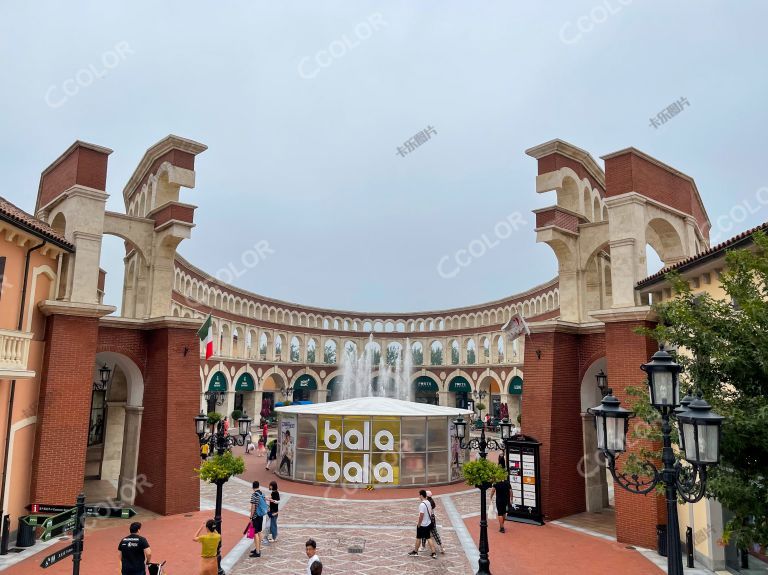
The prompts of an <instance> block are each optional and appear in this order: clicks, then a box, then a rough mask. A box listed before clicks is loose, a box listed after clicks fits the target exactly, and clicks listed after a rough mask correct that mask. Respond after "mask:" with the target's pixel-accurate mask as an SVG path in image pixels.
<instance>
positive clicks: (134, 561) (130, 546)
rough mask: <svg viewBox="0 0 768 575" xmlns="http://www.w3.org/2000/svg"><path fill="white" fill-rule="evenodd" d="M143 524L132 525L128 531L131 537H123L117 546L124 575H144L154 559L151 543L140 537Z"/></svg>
mask: <svg viewBox="0 0 768 575" xmlns="http://www.w3.org/2000/svg"><path fill="white" fill-rule="evenodd" d="M140 530H141V523H139V522H138V521H135V522H133V523H131V525H130V527H129V528H128V531H129V532H130V535H128V536H126V537H123V538H122V539H121V540H120V543H119V544H118V545H117V550H118V551H119V553H120V567H121V573H122V575H144V574H145V573H146V571H147V568H146V565H147V563H149V560H150V558H151V557H152V549H150V547H149V541H147V540H146V539H144V537H142V536H141V535H139V531H140Z"/></svg>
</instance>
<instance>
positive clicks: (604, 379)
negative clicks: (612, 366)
mask: <svg viewBox="0 0 768 575" xmlns="http://www.w3.org/2000/svg"><path fill="white" fill-rule="evenodd" d="M595 379H596V380H597V389H599V390H600V397H605V393H606V391H607V390H608V376H607V375H605V372H604V371H603V370H602V369H601V370H600V373H598V374H597V375H596V376H595Z"/></svg>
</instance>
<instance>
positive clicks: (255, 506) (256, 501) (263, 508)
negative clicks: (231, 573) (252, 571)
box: [251, 481, 269, 557]
mask: <svg viewBox="0 0 768 575" xmlns="http://www.w3.org/2000/svg"><path fill="white" fill-rule="evenodd" d="M252 487H253V494H252V495H251V522H252V523H253V531H254V536H253V545H254V550H253V551H251V557H261V532H262V530H263V529H264V516H265V515H266V514H267V511H268V510H269V507H268V506H267V498H266V497H265V496H264V494H263V493H262V492H261V490H260V489H259V482H258V481H254V482H253V483H252Z"/></svg>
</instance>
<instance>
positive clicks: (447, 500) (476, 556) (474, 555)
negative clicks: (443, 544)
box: [443, 490, 480, 571]
mask: <svg viewBox="0 0 768 575" xmlns="http://www.w3.org/2000/svg"><path fill="white" fill-rule="evenodd" d="M473 491H474V490H473ZM443 506H444V507H445V511H446V513H448V518H449V519H450V520H451V525H453V528H454V530H455V531H456V536H457V537H458V538H459V542H460V543H461V547H462V549H464V554H465V555H466V556H467V559H468V560H469V564H470V565H471V566H472V570H473V571H477V569H478V563H479V561H480V551H478V549H477V547H476V546H475V541H474V540H473V539H472V536H471V535H470V534H469V531H468V530H467V526H466V525H464V520H463V519H462V518H461V515H459V512H458V511H457V510H456V506H455V505H454V504H453V499H452V498H451V496H450V495H446V496H443Z"/></svg>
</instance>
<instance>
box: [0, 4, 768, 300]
mask: <svg viewBox="0 0 768 575" xmlns="http://www.w3.org/2000/svg"><path fill="white" fill-rule="evenodd" d="M766 17H768V3H765V2H760V1H757V0H755V1H740V2H714V1H708V0H698V1H692V0H686V1H678V2H668V1H666V2H663V1H656V0H644V1H643V2H640V1H639V0H635V1H631V0H568V1H548V2H520V1H516V2H512V1H510V0H503V1H501V0H500V1H485V2H469V1H468V0H465V1H450V0H440V1H436V0H435V1H427V0H422V1H415V0H402V1H401V0H388V1H386V2H384V1H378V2H374V1H364V0H356V1H354V2H352V1H348V2H332V1H322V0H311V1H310V0H304V1H301V2H265V1H256V0H224V1H218V2H212V1H197V0H183V1H175V0H173V1H163V2H157V1H155V2H148V1H144V0H132V1H131V2H127V1H126V2H122V1H110V2H104V1H93V2H85V1H76V0H72V1H70V2H66V3H61V2H54V1H42V0H38V1H35V2H23V1H21V0H13V1H8V0H6V1H5V2H3V3H2V4H0V67H1V68H0V69H2V77H3V80H4V83H5V86H6V89H5V90H2V91H1V92H0V109H2V113H0V174H2V184H0V195H2V196H4V197H5V198H7V199H8V200H10V201H12V202H14V203H15V204H17V205H19V206H20V207H22V208H23V209H26V210H27V211H32V210H33V209H34V203H35V197H36V193H37V186H38V183H39V177H40V172H41V171H42V170H43V169H44V168H45V167H46V166H47V165H48V164H50V162H52V161H53V160H54V159H55V158H56V157H58V156H59V154H61V152H63V151H64V150H65V149H66V148H67V147H68V146H69V145H70V144H71V143H72V142H73V141H75V140H78V139H79V140H84V141H87V142H91V143H94V144H98V145H102V146H106V147H109V148H111V149H112V150H114V153H113V154H112V155H111V156H110V158H109V172H108V179H107V192H108V193H110V194H111V197H110V199H109V200H108V203H107V208H108V209H110V210H113V211H121V212H123V211H124V210H125V206H124V204H123V200H122V189H123V186H124V185H125V183H126V181H127V180H128V178H129V177H130V175H131V173H132V172H133V170H134V168H135V167H136V165H137V163H138V162H139V160H140V159H141V157H142V155H143V153H144V151H145V150H146V149H147V148H148V147H150V146H151V145H153V144H154V143H155V142H157V141H159V140H160V139H162V138H164V137H165V136H167V135H168V134H176V135H178V136H182V137H185V138H189V139H192V140H195V141H198V142H201V143H203V144H205V145H207V146H208V149H207V150H206V151H205V152H203V153H202V154H200V155H199V156H198V157H197V161H196V164H195V169H196V172H197V181H196V187H195V188H194V189H191V190H188V189H183V190H182V194H181V201H184V202H188V203H191V204H194V205H196V206H198V208H197V210H196V213H195V223H196V227H195V228H194V229H193V230H192V237H191V238H190V239H188V240H185V241H184V242H182V244H181V245H180V247H179V253H180V254H181V255H182V256H183V257H185V258H186V259H188V260H189V261H190V262H191V263H192V264H194V265H195V266H197V267H200V268H202V269H203V270H206V271H208V272H209V273H211V274H213V275H217V276H218V277H219V278H220V279H222V280H225V281H228V282H230V283H233V284H235V285H237V286H238V287H241V288H244V289H247V290H250V291H253V292H256V293H258V294H262V295H265V296H269V297H273V298H278V299H283V300H287V301H291V302H298V303H302V304H306V305H312V306H319V307H330V308H338V309H347V310H358V311H371V312H374V311H401V312H405V311H418V310H430V309H444V308H449V307H457V306H465V305H472V304H477V303H481V302H485V301H490V300H495V299H499V298H503V297H506V296H509V295H512V294H515V293H518V292H521V291H524V290H527V289H529V288H531V287H533V286H535V285H537V284H540V283H543V282H546V281H549V280H550V279H552V278H553V277H554V276H555V275H556V274H557V262H556V259H555V256H554V254H553V253H552V251H551V250H550V248H549V247H547V246H546V245H544V244H537V243H536V234H535V232H534V227H535V226H534V216H533V214H532V213H531V211H532V210H534V209H537V208H541V207H545V206H548V205H551V204H553V203H554V198H553V195H552V193H550V194H541V195H539V194H536V192H535V176H536V161H535V160H534V159H532V158H530V157H528V156H526V155H525V150H526V149H527V148H530V147H532V146H535V145H537V144H540V143H543V142H546V141H548V140H550V139H553V138H560V139H563V140H566V141H569V142H571V143H572V144H574V145H576V146H579V147H581V148H583V149H585V150H587V151H588V152H590V153H591V154H592V156H593V157H594V158H595V159H596V160H597V161H598V162H599V163H600V164H601V165H602V161H601V160H599V156H602V155H605V154H608V153H611V152H614V151H617V150H620V149H623V148H626V147H629V146H634V147H636V148H638V149H640V150H642V151H644V152H646V153H648V154H650V155H651V156H654V157H656V158H658V159H660V160H662V161H663V162H665V163H667V164H670V165H672V166H674V167H675V168H677V169H679V170H680V171H682V172H685V173H687V174H689V175H690V176H692V177H693V178H694V179H695V180H696V183H697V186H698V188H699V191H700V193H701V196H702V198H703V200H704V203H705V205H706V207H707V209H708V212H709V215H710V218H711V220H712V222H713V236H714V237H715V238H716V239H719V240H720V241H722V240H724V239H727V238H728V237H730V236H732V235H734V234H736V233H738V232H740V231H743V230H745V229H748V228H750V227H752V226H755V225H757V224H759V223H761V222H763V221H765V220H768V175H766V171H765V168H764V164H765V161H766V140H765V132H766V126H768V121H767V120H768V111H767V110H768V105H767V104H766V103H767V102H768V93H767V92H768V79H767V78H766V76H767V75H768V66H766V65H765V57H766V54H768V49H767V48H768V37H766V35H765V30H764V27H765V25H764V22H765V21H766ZM677 102H683V104H682V107H681V111H680V112H679V113H677V114H676V115H674V116H670V117H669V118H668V119H666V118H665V121H664V122H663V123H662V122H661V121H660V120H659V118H658V115H659V114H660V113H662V111H663V110H666V109H667V108H668V107H669V106H672V105H674V104H675V103H677ZM652 119H654V120H655V122H652V121H651V120H652ZM417 134H420V135H419V136H418V142H416V140H415V139H414V138H415V137H416V136H417ZM415 143H418V144H419V145H418V146H416V145H415ZM505 222H506V223H505ZM257 246H259V247H258V248H257ZM469 248H471V252H470V250H469ZM459 250H467V252H470V253H469V257H468V256H467V252H462V253H461V254H460V255H459V260H460V261H461V262H462V265H461V266H460V265H459V264H458V263H457V260H456V257H457V253H458V252H459ZM123 253H124V252H123V245H122V241H121V240H119V239H117V238H114V237H107V238H106V239H105V241H104V243H103V248H102V257H101V265H102V267H103V268H104V269H106V270H107V272H108V280H107V290H106V296H105V302H106V303H110V304H113V305H119V303H120V297H121V286H122V278H123V269H122V268H123V263H122V256H123ZM654 265H655V264H650V266H651V268H653V267H654ZM652 271H655V269H649V272H652Z"/></svg>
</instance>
